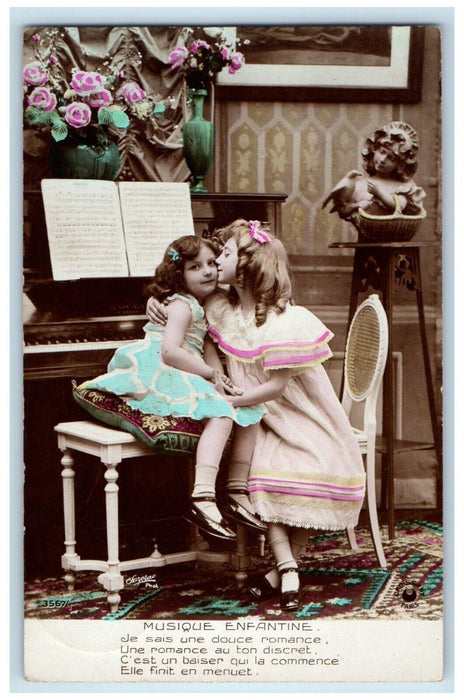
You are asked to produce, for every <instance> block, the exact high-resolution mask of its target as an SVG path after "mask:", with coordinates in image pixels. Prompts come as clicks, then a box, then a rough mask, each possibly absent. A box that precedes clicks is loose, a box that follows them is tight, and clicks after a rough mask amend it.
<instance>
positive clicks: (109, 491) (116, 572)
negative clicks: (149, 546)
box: [98, 464, 124, 613]
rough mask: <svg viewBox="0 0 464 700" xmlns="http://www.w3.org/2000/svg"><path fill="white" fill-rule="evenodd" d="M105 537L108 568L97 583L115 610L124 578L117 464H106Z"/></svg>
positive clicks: (112, 609) (113, 610)
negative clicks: (121, 555)
mask: <svg viewBox="0 0 464 700" xmlns="http://www.w3.org/2000/svg"><path fill="white" fill-rule="evenodd" d="M105 466H106V472H105V479H106V486H105V503H106V537H107V543H108V562H107V563H108V570H107V571H105V572H104V573H103V574H100V576H99V577H98V581H99V583H101V584H102V586H103V587H104V588H105V590H107V591H108V596H107V600H108V603H109V605H110V608H111V612H112V613H114V612H116V611H117V609H118V606H119V603H120V602H121V596H120V595H119V591H120V590H121V589H122V588H124V578H123V576H122V575H121V572H120V569H119V564H120V563H119V515H118V491H119V486H118V485H117V483H116V481H117V479H118V476H119V474H118V471H117V468H116V467H117V464H106V465H105Z"/></svg>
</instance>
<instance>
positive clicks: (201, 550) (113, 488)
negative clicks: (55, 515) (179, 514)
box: [55, 421, 264, 612]
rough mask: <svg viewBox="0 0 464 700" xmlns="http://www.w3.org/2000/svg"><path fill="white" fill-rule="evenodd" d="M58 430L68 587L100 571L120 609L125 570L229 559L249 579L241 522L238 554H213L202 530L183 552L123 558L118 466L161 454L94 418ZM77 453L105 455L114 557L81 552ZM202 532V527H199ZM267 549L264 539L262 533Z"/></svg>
mask: <svg viewBox="0 0 464 700" xmlns="http://www.w3.org/2000/svg"><path fill="white" fill-rule="evenodd" d="M55 431H56V432H57V433H58V448H59V450H61V452H62V458H61V465H62V467H63V470H62V472H61V476H62V479H63V507H64V530H65V542H64V543H65V548H66V551H65V553H64V554H63V556H62V557H61V566H62V568H63V569H64V570H65V571H66V574H65V576H64V579H65V582H66V584H67V587H68V590H69V591H73V590H74V584H75V580H76V578H75V576H74V573H73V572H78V571H100V572H101V573H100V575H99V576H98V582H99V583H100V584H101V585H102V586H103V588H104V589H105V590H106V591H107V592H108V595H107V600H108V604H109V605H110V608H111V612H116V611H117V609H118V606H119V603H120V602H121V596H120V595H119V592H120V591H121V590H123V588H124V576H123V573H124V572H125V571H132V570H134V569H149V568H158V567H163V566H167V565H168V564H179V563H182V562H187V561H202V562H221V563H224V562H229V563H230V564H231V566H232V567H233V568H234V569H235V570H236V574H235V576H236V578H237V581H238V582H239V583H243V581H245V580H246V578H247V574H246V570H247V568H248V567H249V564H250V556H249V554H248V549H247V532H246V528H244V527H243V526H241V525H238V526H237V549H236V551H235V552H226V551H224V552H211V551H208V549H207V546H208V545H207V543H206V542H205V541H204V540H203V539H202V538H201V537H200V536H199V535H198V532H197V533H196V534H197V536H196V537H194V538H193V540H192V544H191V548H190V549H187V550H185V551H181V552H175V553H170V554H161V552H159V551H158V548H157V546H156V545H155V549H154V551H153V552H152V554H150V556H148V557H143V558H140V559H130V560H127V561H119V517H118V491H119V486H118V485H117V483H116V482H117V480H118V476H119V474H118V465H119V464H120V463H121V462H122V460H123V459H129V458H133V457H151V458H152V459H156V457H157V455H156V453H155V452H153V451H152V450H150V449H149V447H147V446H146V445H144V444H143V443H142V442H141V441H139V440H137V439H136V438H135V437H134V436H133V435H131V434H130V433H128V432H125V431H122V430H115V429H113V428H109V427H106V426H105V425H100V424H98V423H94V422H92V421H72V422H69V423H59V424H58V425H56V426H55ZM74 452H83V453H85V454H89V455H94V456H95V457H98V458H99V459H100V462H101V463H102V464H103V465H104V467H105V474H104V476H105V481H106V485H105V508H106V537H107V547H108V559H107V561H103V560H94V559H81V558H80V556H79V555H78V554H77V552H76V527H75V501H74V475H75V471H74V468H73V467H74V456H73V453H74ZM195 530H196V528H195ZM260 537H261V540H260V545H261V551H263V548H264V538H263V536H260Z"/></svg>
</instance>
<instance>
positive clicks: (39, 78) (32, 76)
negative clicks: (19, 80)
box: [23, 61, 48, 86]
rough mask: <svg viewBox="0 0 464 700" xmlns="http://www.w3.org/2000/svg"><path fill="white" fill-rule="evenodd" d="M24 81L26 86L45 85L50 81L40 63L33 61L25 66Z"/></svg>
mask: <svg viewBox="0 0 464 700" xmlns="http://www.w3.org/2000/svg"><path fill="white" fill-rule="evenodd" d="M23 80H24V82H25V83H26V85H36V86H40V85H45V83H46V82H47V81H48V73H47V71H46V70H45V68H44V67H43V65H42V64H41V63H39V61H32V62H31V63H28V64H27V66H24V69H23Z"/></svg>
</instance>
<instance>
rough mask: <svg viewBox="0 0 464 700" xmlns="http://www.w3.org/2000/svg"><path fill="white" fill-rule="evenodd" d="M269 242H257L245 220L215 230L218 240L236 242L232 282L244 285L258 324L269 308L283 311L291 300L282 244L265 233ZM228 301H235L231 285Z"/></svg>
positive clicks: (288, 276) (262, 321)
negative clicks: (251, 297) (234, 277)
mask: <svg viewBox="0 0 464 700" xmlns="http://www.w3.org/2000/svg"><path fill="white" fill-rule="evenodd" d="M267 235H268V237H269V241H268V242H266V243H259V242H258V241H257V240H255V239H254V238H252V236H251V235H250V226H249V225H248V224H247V222H246V221H245V219H237V220H236V221H234V222H233V223H231V224H229V226H226V227H225V228H223V229H220V230H219V231H218V237H219V239H220V240H221V242H222V243H225V242H226V241H227V240H229V239H231V238H233V239H234V240H235V241H236V243H237V252H238V261H237V272H236V283H237V286H238V287H239V288H243V289H245V288H248V289H249V290H250V291H251V293H252V295H253V299H254V301H255V319H256V325H257V326H262V325H263V323H264V322H265V321H266V318H267V314H268V311H269V309H270V308H274V309H275V310H276V311H277V313H282V311H285V307H286V305H287V303H288V302H291V299H292V283H291V279H290V270H289V267H288V260H287V254H286V252H285V248H284V246H283V244H282V243H281V242H280V241H279V240H278V239H277V238H275V237H274V236H271V235H270V234H267ZM229 299H230V301H231V303H233V304H234V305H236V304H237V303H238V295H237V293H236V292H235V290H234V289H233V288H231V290H230V292H229Z"/></svg>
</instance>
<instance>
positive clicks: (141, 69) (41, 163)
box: [24, 26, 188, 189]
mask: <svg viewBox="0 0 464 700" xmlns="http://www.w3.org/2000/svg"><path fill="white" fill-rule="evenodd" d="M51 29H52V28H51V27H32V28H28V29H27V30H26V31H25V33H24V63H27V62H28V61H31V60H32V58H33V56H32V50H31V38H32V36H33V35H34V34H39V35H40V36H43V35H44V34H45V33H46V32H47V31H49V30H51ZM58 29H59V34H58V39H57V43H56V57H57V59H58V60H59V61H60V63H61V65H62V66H63V69H64V70H65V73H66V75H67V76H70V75H71V69H72V68H74V67H78V68H81V69H82V70H88V71H98V69H99V68H100V69H101V68H102V66H103V64H104V63H105V61H109V65H111V66H114V67H116V68H117V69H118V70H119V71H123V72H124V79H125V80H126V79H127V80H135V81H136V82H137V83H138V84H139V85H140V86H141V87H142V88H143V89H144V90H145V91H146V92H147V94H151V95H156V96H159V99H160V100H161V99H165V98H167V97H170V98H172V108H170V109H168V110H167V111H166V113H165V114H164V115H162V116H159V117H157V118H156V125H155V126H153V124H152V122H151V121H150V120H138V119H131V125H130V127H129V128H128V129H127V130H124V131H122V130H121V132H120V135H118V139H119V140H118V145H119V148H120V151H121V155H122V161H123V168H122V171H121V174H120V176H119V178H118V179H120V180H140V181H165V182H184V181H186V180H187V179H188V170H187V167H186V165H185V162H184V160H183V156H182V144H181V127H182V124H183V123H184V118H185V104H186V96H185V86H184V81H183V79H182V78H181V77H180V76H179V75H178V73H176V72H175V71H172V70H171V69H170V66H169V65H168V64H167V59H168V56H169V54H170V52H171V51H172V50H173V49H174V48H176V46H179V45H181V44H183V36H182V28H181V27H156V26H153V27H87V26H80V27H59V28H58ZM134 55H139V56H140V59H141V64H140V66H137V64H136V62H134ZM49 143H50V142H49V140H48V138H47V136H45V135H41V136H39V135H38V134H37V132H36V131H35V130H32V129H25V132H24V179H25V186H26V188H27V187H30V188H33V189H36V188H38V187H39V186H40V180H41V178H42V177H47V176H48V177H50V173H49V172H48V164H47V155H48V148H49Z"/></svg>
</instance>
